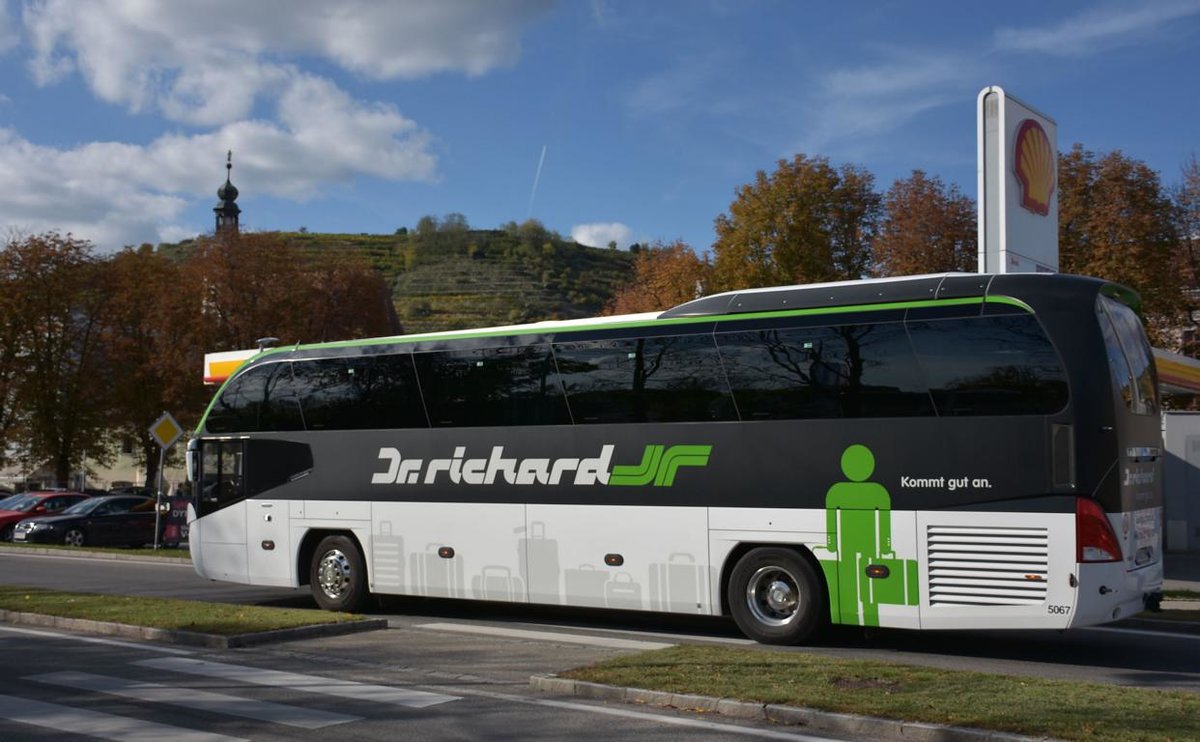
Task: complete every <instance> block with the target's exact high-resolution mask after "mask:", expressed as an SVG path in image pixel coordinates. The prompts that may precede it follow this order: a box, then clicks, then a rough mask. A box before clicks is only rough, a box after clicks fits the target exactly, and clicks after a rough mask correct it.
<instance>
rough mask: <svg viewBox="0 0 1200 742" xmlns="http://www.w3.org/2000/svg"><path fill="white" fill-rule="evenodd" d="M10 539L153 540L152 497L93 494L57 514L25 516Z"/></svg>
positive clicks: (73, 541) (44, 541) (93, 543)
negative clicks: (35, 516) (97, 495)
mask: <svg viewBox="0 0 1200 742" xmlns="http://www.w3.org/2000/svg"><path fill="white" fill-rule="evenodd" d="M13 541H14V542H16V543H18V544H20V543H35V544H66V545H68V546H83V545H85V544H86V545H88V546H142V545H144V544H148V543H152V542H153V541H154V498H153V497H137V496H132V495H110V496H108V497H92V498H89V499H87V500H83V501H82V502H79V503H76V504H75V505H72V506H71V507H69V508H67V509H66V510H64V511H62V512H61V513H60V514H58V515H45V516H41V517H38V518H27V519H25V520H23V521H21V522H20V523H18V524H17V527H16V529H15V530H14V531H13Z"/></svg>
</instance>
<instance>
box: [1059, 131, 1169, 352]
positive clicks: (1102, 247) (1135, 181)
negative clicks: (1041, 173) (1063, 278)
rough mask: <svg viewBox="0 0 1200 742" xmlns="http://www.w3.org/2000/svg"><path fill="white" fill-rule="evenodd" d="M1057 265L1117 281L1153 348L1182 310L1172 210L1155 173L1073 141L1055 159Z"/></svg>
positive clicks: (1163, 339) (1121, 156) (1120, 155)
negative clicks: (1135, 296)
mask: <svg viewBox="0 0 1200 742" xmlns="http://www.w3.org/2000/svg"><path fill="white" fill-rule="evenodd" d="M1058 194H1059V195H1058V249H1059V268H1060V269H1061V270H1062V271H1063V272H1066V273H1079V274H1083V275H1089V276H1096V277H1098V278H1104V279H1108V280H1111V281H1116V282H1119V283H1123V284H1125V285H1127V286H1129V287H1130V288H1133V289H1135V290H1136V291H1138V293H1140V294H1141V296H1142V301H1143V314H1144V317H1145V319H1146V324H1147V329H1148V330H1149V331H1150V334H1151V339H1152V340H1153V341H1154V342H1155V343H1165V342H1166V341H1167V340H1168V338H1167V334H1166V333H1167V330H1168V329H1169V328H1170V327H1171V326H1173V325H1175V324H1176V323H1177V322H1178V320H1179V318H1180V313H1181V311H1182V309H1183V306H1184V305H1183V292H1182V285H1181V284H1182V281H1181V279H1180V276H1179V272H1178V271H1177V269H1176V262H1175V257H1176V248H1177V245H1178V235H1177V233H1176V231H1175V218H1174V217H1175V212H1174V209H1173V206H1172V204H1171V201H1170V199H1169V198H1168V197H1167V195H1166V193H1164V190H1163V187H1162V184H1161V183H1160V181H1159V177H1158V174H1157V173H1156V172H1154V171H1153V170H1151V169H1150V168H1149V167H1148V166H1147V165H1146V164H1145V163H1143V162H1141V161H1138V160H1135V159H1133V158H1130V157H1128V156H1126V155H1125V154H1123V153H1122V152H1120V151H1119V150H1115V151H1113V152H1109V153H1107V154H1103V155H1099V156H1098V155H1096V153H1094V152H1090V151H1087V150H1085V149H1083V147H1082V146H1081V145H1079V144H1076V145H1075V146H1074V147H1072V148H1071V151H1070V152H1069V153H1067V154H1065V155H1060V156H1059V158H1058Z"/></svg>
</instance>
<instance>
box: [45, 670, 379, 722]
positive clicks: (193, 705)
mask: <svg viewBox="0 0 1200 742" xmlns="http://www.w3.org/2000/svg"><path fill="white" fill-rule="evenodd" d="M22 680H32V681H34V682H37V683H46V684H49V685H58V686H65V687H67V688H77V689H79V690H87V691H92V692H94V693H107V694H109V695H114V696H120V697H122V698H132V699H134V700H137V701H148V702H150V703H162V704H166V705H168V706H182V707H184V708H189V709H195V710H197V711H208V712H211V713H216V714H225V715H227V716H241V717H244V718H246V719H257V720H258V721H267V722H271V723H273V724H286V725H287V726H290V727H300V728H302V729H322V728H324V727H329V726H333V725H334V724H345V723H347V722H351V721H359V720H360V719H362V717H361V716H347V715H346V714H335V713H332V712H329V711H320V710H318V709H306V708H302V707H300V706H288V705H285V704H282V703H272V702H270V701H256V700H254V699H251V698H239V697H237V696H229V695H225V694H224V693H210V692H208V691H203V690H197V689H195V688H178V687H172V686H169V685H162V684H160V683H146V682H141V681H137V680H127V679H125V678H114V677H108V676H105V675H92V674H91V673H86V672H52V673H46V674H44V675H30V676H28V677H25V678H22Z"/></svg>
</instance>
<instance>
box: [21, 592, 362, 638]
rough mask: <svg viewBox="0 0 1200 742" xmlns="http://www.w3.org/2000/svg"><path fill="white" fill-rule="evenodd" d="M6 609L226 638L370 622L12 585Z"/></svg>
mask: <svg viewBox="0 0 1200 742" xmlns="http://www.w3.org/2000/svg"><path fill="white" fill-rule="evenodd" d="M0 609H4V610H9V611H21V612H24V613H41V614H44V615H47V616H60V617H64V618H83V619H88V620H92V621H111V622H113V623H123V624H130V625H133V626H148V627H150V628H156V629H172V630H182V631H197V632H200V633H204V634H220V635H223V636H233V635H236V634H251V633H255V632H259V631H275V630H277V629H294V628H297V627H299V626H312V625H316V624H327V623H345V622H347V621H360V620H362V619H363V618H365V616H360V615H357V614H351V613H331V612H329V611H322V610H316V609H313V610H307V609H304V608H269V607H264V606H247V605H233V604H227V603H205V602H201V601H198V600H177V599H174V598H146V597H138V596H126V595H97V594H94V593H67V592H58V591H53V590H42V589H39V588H28V587H14V586H10V585H4V586H0Z"/></svg>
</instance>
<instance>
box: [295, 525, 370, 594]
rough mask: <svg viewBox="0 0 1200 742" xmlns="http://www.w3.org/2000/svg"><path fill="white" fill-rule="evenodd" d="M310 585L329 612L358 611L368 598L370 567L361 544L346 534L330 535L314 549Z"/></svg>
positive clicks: (309, 577)
mask: <svg viewBox="0 0 1200 742" xmlns="http://www.w3.org/2000/svg"><path fill="white" fill-rule="evenodd" d="M308 579H309V586H310V587H311V588H312V594H313V598H315V599H316V601H317V605H319V606H321V607H322V608H324V609H325V610H328V611H353V610H357V609H358V608H359V607H360V606H361V605H362V604H363V602H364V601H365V600H366V598H367V570H366V566H365V564H364V563H363V557H362V553H361V552H360V551H359V550H358V545H357V544H355V543H354V541H353V540H351V539H349V538H347V537H346V536H326V537H325V538H323V539H321V543H319V544H318V545H317V550H316V551H315V552H313V558H312V565H311V568H310V570H309V575H308Z"/></svg>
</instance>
